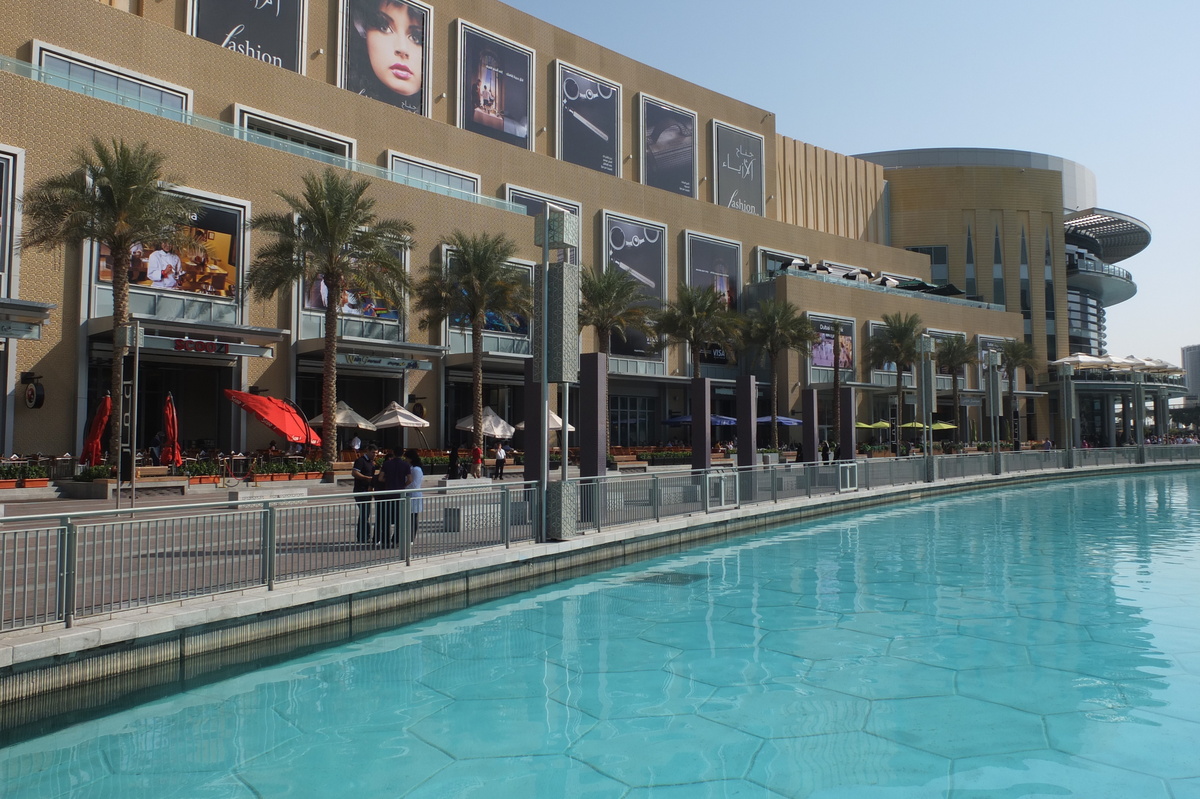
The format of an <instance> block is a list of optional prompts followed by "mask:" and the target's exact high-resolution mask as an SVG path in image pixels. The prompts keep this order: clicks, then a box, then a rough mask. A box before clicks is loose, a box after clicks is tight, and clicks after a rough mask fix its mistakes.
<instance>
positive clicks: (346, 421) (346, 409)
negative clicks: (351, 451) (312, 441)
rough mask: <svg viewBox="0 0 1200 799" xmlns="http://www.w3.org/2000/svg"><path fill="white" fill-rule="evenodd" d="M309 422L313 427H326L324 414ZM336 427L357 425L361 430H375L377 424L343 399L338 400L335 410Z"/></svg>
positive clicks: (334, 420) (334, 423)
mask: <svg viewBox="0 0 1200 799" xmlns="http://www.w3.org/2000/svg"><path fill="white" fill-rule="evenodd" d="M308 424H309V425H310V426H312V427H324V426H325V416H324V414H320V413H319V414H317V415H316V416H314V417H313V418H311V419H309V420H308ZM333 425H334V427H357V428H359V429H360V430H374V429H375V425H374V424H373V423H372V422H371V420H370V419H368V418H366V417H365V416H362V415H360V414H359V413H357V412H356V411H355V410H354V409H353V408H351V407H350V406H349V405H347V404H346V403H345V402H343V401H342V400H338V402H337V408H336V409H334V412H333Z"/></svg>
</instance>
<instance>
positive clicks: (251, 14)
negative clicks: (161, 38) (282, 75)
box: [189, 0, 305, 72]
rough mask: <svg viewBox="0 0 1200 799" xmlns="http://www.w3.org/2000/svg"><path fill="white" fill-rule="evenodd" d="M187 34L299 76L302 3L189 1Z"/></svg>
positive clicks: (276, 0)
mask: <svg viewBox="0 0 1200 799" xmlns="http://www.w3.org/2000/svg"><path fill="white" fill-rule="evenodd" d="M191 8H192V16H191V19H190V20H189V29H190V30H189V33H191V34H192V35H193V36H195V37H196V38H198V39H204V40H205V41H208V42H212V43H214V44H219V45H221V46H222V47H224V48H225V49H226V50H233V51H234V52H237V53H242V54H243V55H248V56H250V57H251V58H253V59H254V60H256V61H262V62H263V63H266V64H274V65H275V66H277V67H282V68H283V69H288V70H291V71H292V72H302V71H303V69H302V67H303V65H304V59H303V58H301V51H300V43H301V42H302V41H303V40H304V10H305V0H192V5H191Z"/></svg>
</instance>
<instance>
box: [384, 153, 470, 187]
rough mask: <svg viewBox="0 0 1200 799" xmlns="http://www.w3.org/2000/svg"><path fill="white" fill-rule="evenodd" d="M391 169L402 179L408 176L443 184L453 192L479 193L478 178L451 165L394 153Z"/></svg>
mask: <svg viewBox="0 0 1200 799" xmlns="http://www.w3.org/2000/svg"><path fill="white" fill-rule="evenodd" d="M391 170H392V173H393V174H395V175H396V176H397V177H399V178H401V179H404V178H408V179H410V180H413V181H419V182H421V183H423V184H431V185H434V186H441V187H443V188H446V189H450V190H451V191H452V192H463V193H466V194H478V193H479V179H478V178H476V177H474V176H473V175H469V174H467V173H466V172H459V171H457V170H454V169H451V168H450V167H443V166H435V165H433V164H428V163H424V162H421V161H416V160H414V159H411V158H407V157H405V156H402V155H396V154H393V155H392V159H391ZM421 188H425V186H421Z"/></svg>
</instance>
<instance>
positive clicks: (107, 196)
mask: <svg viewBox="0 0 1200 799" xmlns="http://www.w3.org/2000/svg"><path fill="white" fill-rule="evenodd" d="M75 160H76V164H75V167H74V168H73V169H72V170H71V171H70V172H67V173H64V174H60V175H54V176H52V177H48V178H46V179H45V180H42V181H39V182H38V183H37V184H35V185H34V186H33V187H32V188H31V189H30V190H29V192H28V193H27V194H26V195H25V197H24V199H23V200H22V209H23V211H24V215H25V216H24V227H25V232H24V234H23V235H22V237H21V244H22V246H29V247H38V248H41V249H51V248H54V247H57V246H60V245H63V244H68V243H72V242H77V241H81V240H85V239H91V240H92V241H95V242H97V243H99V244H101V245H103V246H105V247H107V248H108V252H109V264H110V265H111V267H112V290H113V360H112V373H111V381H112V385H111V394H112V416H111V418H113V419H120V418H122V413H123V408H122V407H121V406H122V398H121V386H122V385H123V383H124V381H125V373H124V366H123V364H124V358H125V355H126V354H127V353H128V351H129V350H128V347H127V346H126V342H125V339H124V337H123V333H124V331H125V330H126V329H127V328H128V326H129V259H130V250H131V249H132V248H133V247H134V245H137V244H141V243H143V242H145V243H147V244H148V243H150V242H155V241H162V240H169V241H175V240H177V239H178V238H179V237H180V235H181V231H182V228H183V227H184V226H185V225H187V224H189V223H190V216H191V214H192V213H194V211H195V208H196V204H195V203H194V202H193V201H191V200H189V199H188V198H186V197H183V196H182V195H179V194H174V193H172V191H171V189H172V188H173V187H174V184H175V183H176V180H175V179H173V178H170V177H168V176H166V175H164V174H163V166H164V164H165V162H166V156H164V155H163V154H162V153H159V152H157V151H155V150H152V149H150V146H149V145H148V144H146V143H145V142H142V143H139V144H132V145H131V144H126V143H125V142H124V141H122V140H113V141H112V143H111V144H105V143H104V142H103V141H101V140H100V139H99V138H95V139H92V146H91V149H90V150H88V149H84V148H81V149H80V150H79V151H78V152H77V153H76V156H75ZM120 451H121V425H120V424H113V426H112V434H111V437H110V444H109V452H110V453H111V454H112V455H113V456H114V457H115V456H116V455H117V453H119V452H120Z"/></svg>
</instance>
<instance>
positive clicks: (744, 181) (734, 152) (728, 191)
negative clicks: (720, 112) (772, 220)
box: [713, 120, 766, 216]
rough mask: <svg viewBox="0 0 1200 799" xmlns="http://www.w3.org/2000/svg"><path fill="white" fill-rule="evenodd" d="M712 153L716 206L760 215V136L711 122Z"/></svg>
mask: <svg viewBox="0 0 1200 799" xmlns="http://www.w3.org/2000/svg"><path fill="white" fill-rule="evenodd" d="M713 153H714V156H715V163H714V164H713V175H715V176H716V184H717V185H716V188H715V190H714V191H715V194H714V197H715V201H716V203H717V205H720V206H724V207H725V208H735V209H737V210H739V211H745V212H746V213H748V214H756V215H758V216H763V215H764V214H765V212H766V209H765V207H764V206H765V205H766V203H765V201H764V200H763V192H764V185H765V184H764V183H763V174H762V167H763V137H762V136H759V135H758V134H755V133H750V132H749V131H745V130H741V129H740V128H735V127H732V126H730V125H726V124H724V123H721V122H717V121H715V120H714V121H713Z"/></svg>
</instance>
